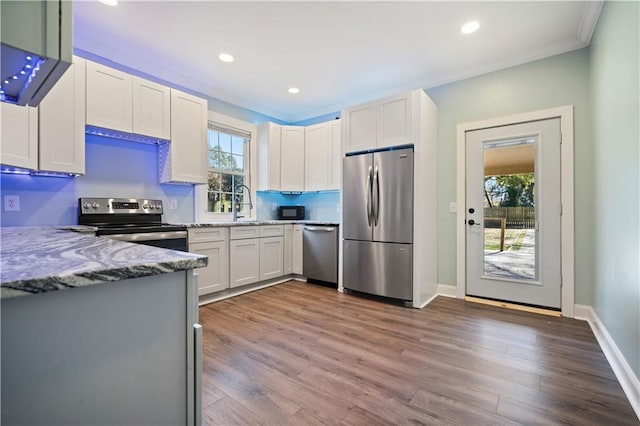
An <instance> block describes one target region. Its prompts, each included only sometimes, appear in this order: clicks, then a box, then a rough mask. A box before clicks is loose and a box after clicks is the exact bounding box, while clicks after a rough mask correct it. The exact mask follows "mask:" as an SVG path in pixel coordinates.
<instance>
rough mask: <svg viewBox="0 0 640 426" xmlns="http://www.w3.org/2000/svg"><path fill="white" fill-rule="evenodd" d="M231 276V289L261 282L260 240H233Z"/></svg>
mask: <svg viewBox="0 0 640 426" xmlns="http://www.w3.org/2000/svg"><path fill="white" fill-rule="evenodd" d="M229 276H230V281H231V282H230V287H231V288H234V287H240V286H243V285H247V284H252V283H255V282H258V281H260V238H249V239H244V240H231V242H230V243H229Z"/></svg>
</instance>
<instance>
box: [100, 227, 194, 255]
mask: <svg viewBox="0 0 640 426" xmlns="http://www.w3.org/2000/svg"><path fill="white" fill-rule="evenodd" d="M102 236H103V237H106V238H111V239H112V240H119V241H129V242H131V243H139V244H145V245H148V246H154V247H160V248H165V249H170V250H180V251H188V248H187V231H167V232H143V233H137V234H110V235H102Z"/></svg>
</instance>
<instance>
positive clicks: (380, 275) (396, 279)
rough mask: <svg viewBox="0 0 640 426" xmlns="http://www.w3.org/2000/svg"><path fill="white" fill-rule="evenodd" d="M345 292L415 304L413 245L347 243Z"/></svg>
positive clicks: (364, 242)
mask: <svg viewBox="0 0 640 426" xmlns="http://www.w3.org/2000/svg"><path fill="white" fill-rule="evenodd" d="M343 248H344V267H343V269H344V274H343V285H344V288H347V289H350V290H356V291H361V292H364V293H369V294H375V295H378V296H385V297H392V298H395V299H402V300H413V245H411V244H394V243H378V242H368V241H351V240H345V241H344V246H343Z"/></svg>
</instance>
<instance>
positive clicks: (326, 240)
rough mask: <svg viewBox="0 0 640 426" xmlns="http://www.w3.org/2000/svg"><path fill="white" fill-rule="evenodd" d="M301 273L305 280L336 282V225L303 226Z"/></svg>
mask: <svg viewBox="0 0 640 426" xmlns="http://www.w3.org/2000/svg"><path fill="white" fill-rule="evenodd" d="M302 246H303V251H302V254H303V257H302V259H303V260H302V274H303V275H304V276H305V277H307V280H312V281H322V282H325V283H331V284H335V285H337V284H338V226H335V225H332V226H319V225H305V226H304V227H303V243H302Z"/></svg>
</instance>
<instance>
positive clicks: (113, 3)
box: [100, 0, 118, 6]
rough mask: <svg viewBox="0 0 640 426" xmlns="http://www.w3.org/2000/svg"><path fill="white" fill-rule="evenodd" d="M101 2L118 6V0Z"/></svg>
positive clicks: (101, 0) (101, 1)
mask: <svg viewBox="0 0 640 426" xmlns="http://www.w3.org/2000/svg"><path fill="white" fill-rule="evenodd" d="M100 3H103V4H106V5H107V6H117V5H118V0H100Z"/></svg>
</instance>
